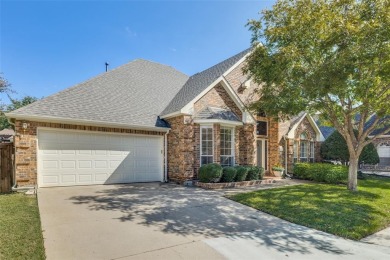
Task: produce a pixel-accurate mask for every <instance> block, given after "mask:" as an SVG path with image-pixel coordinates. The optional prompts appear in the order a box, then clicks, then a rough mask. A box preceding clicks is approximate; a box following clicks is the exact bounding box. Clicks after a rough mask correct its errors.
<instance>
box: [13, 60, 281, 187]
mask: <svg viewBox="0 0 390 260" xmlns="http://www.w3.org/2000/svg"><path fill="white" fill-rule="evenodd" d="M241 69H242V64H241V65H240V66H238V67H236V68H235V69H233V70H232V71H231V72H230V73H228V75H226V80H227V81H228V83H229V85H230V86H232V88H233V89H234V91H236V92H237V94H238V96H239V98H240V99H241V101H243V102H244V104H248V103H249V102H250V101H252V100H253V98H254V97H255V95H254V94H253V93H254V89H255V87H258V86H257V85H255V84H253V83H251V84H250V87H249V88H243V87H242V83H243V82H245V80H246V76H244V75H243V74H242V71H241ZM207 106H212V107H219V108H224V109H230V110H231V111H233V112H234V113H235V114H236V115H237V116H238V117H239V118H240V119H241V120H242V117H243V115H242V112H241V110H240V108H239V107H238V106H237V105H236V103H235V102H234V101H233V100H232V99H231V97H230V96H229V94H228V93H227V92H226V90H225V88H224V87H223V86H222V85H221V84H218V85H217V86H215V87H214V88H212V89H211V90H210V91H209V92H208V93H206V94H205V95H204V96H203V97H201V98H200V99H199V100H198V101H197V102H195V103H194V108H193V111H194V115H196V114H197V113H198V112H200V111H201V110H202V109H204V108H205V107H207ZM257 119H259V118H257ZM261 119H262V120H265V121H267V123H268V132H267V136H257V134H256V125H255V124H243V125H241V126H235V127H234V153H235V164H240V165H257V163H258V162H257V140H258V139H259V138H261V139H266V140H267V144H268V146H267V153H268V154H267V168H268V169H270V168H271V167H272V166H274V165H275V164H277V163H278V162H280V149H279V145H280V144H279V140H280V137H279V134H278V132H279V122H278V121H277V120H275V119H270V118H261ZM166 121H167V122H168V123H169V124H170V127H171V130H170V131H169V133H168V135H167V141H168V144H167V148H168V150H167V154H166V156H167V161H168V165H167V168H168V178H169V180H172V181H175V182H179V183H182V182H184V181H186V180H190V179H196V178H197V177H198V171H199V167H200V161H201V160H200V140H201V136H200V134H201V133H200V129H201V128H200V125H199V124H196V123H194V121H193V117H192V116H190V115H186V116H184V115H181V116H177V117H173V118H169V119H166ZM23 122H25V121H23ZM23 122H22V121H16V125H15V126H16V133H17V136H16V137H15V146H16V158H17V161H16V177H17V181H18V183H19V185H36V184H37V154H36V152H37V127H50V128H58V129H70V130H83V131H98V132H114V133H128V134H146V135H163V134H164V133H163V132H155V131H141V130H129V129H118V128H107V127H93V126H79V125H70V124H57V123H44V122H26V123H28V124H29V127H28V128H27V130H23V128H22V123H23ZM220 129H221V125H220V124H216V123H214V124H213V135H214V136H213V137H214V157H213V158H214V162H216V163H219V162H220ZM266 174H267V175H269V174H270V173H269V172H267V173H266Z"/></svg>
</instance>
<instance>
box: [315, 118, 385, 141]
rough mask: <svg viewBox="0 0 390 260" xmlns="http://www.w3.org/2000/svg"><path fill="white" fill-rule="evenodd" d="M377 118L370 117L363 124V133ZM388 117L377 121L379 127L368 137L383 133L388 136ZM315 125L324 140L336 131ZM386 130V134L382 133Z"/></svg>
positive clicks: (319, 123) (319, 122) (318, 123)
mask: <svg viewBox="0 0 390 260" xmlns="http://www.w3.org/2000/svg"><path fill="white" fill-rule="evenodd" d="M376 118H377V116H376V115H372V116H371V117H370V119H368V120H367V122H366V123H365V124H364V131H365V130H367V128H369V127H370V126H371V125H372V124H373V123H374V121H375V120H376ZM389 119H390V116H385V117H383V118H382V119H380V120H379V126H377V128H375V129H374V130H373V131H372V132H371V133H370V135H369V136H370V137H372V136H375V135H378V134H380V133H383V135H389V134H390V122H389ZM355 120H356V121H359V120H360V115H359V114H357V115H355ZM316 124H317V125H318V127H319V129H320V130H321V132H322V134H323V135H324V137H325V139H327V138H328V137H329V136H330V135H331V134H333V132H334V131H336V128H334V127H332V126H324V125H321V121H317V122H316ZM386 129H387V132H384V131H385V130H386Z"/></svg>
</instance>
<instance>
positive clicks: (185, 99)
mask: <svg viewBox="0 0 390 260" xmlns="http://www.w3.org/2000/svg"><path fill="white" fill-rule="evenodd" d="M250 51H251V48H248V49H246V50H244V51H242V52H240V53H238V54H236V55H234V56H233V57H230V58H229V59H226V60H224V61H222V62H220V63H218V64H216V65H214V66H212V67H211V68H209V69H206V70H204V71H202V72H199V73H197V74H195V75H192V76H191V77H190V78H189V79H188V81H187V82H186V83H185V85H184V86H183V88H182V89H180V91H179V92H178V93H177V94H176V96H175V97H174V98H173V99H172V101H171V102H170V103H169V105H168V106H167V107H166V108H165V109H164V111H162V113H161V116H165V115H168V114H171V113H174V112H177V111H179V110H180V109H182V108H183V107H184V106H185V105H187V104H188V103H189V102H191V101H192V100H193V99H194V98H195V97H196V96H197V95H199V94H200V93H201V92H202V91H203V90H205V89H206V88H207V87H208V86H209V85H210V84H211V83H213V82H214V81H215V80H216V79H217V78H219V77H220V76H222V75H223V74H224V73H225V72H226V71H227V70H228V69H230V68H231V67H232V66H233V65H234V64H236V63H237V62H238V61H239V60H240V59H241V58H243V57H244V56H245V55H246V54H248V53H249V52H250Z"/></svg>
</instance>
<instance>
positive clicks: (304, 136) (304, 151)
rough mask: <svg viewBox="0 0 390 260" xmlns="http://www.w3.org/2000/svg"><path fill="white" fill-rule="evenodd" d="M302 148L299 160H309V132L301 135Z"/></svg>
mask: <svg viewBox="0 0 390 260" xmlns="http://www.w3.org/2000/svg"><path fill="white" fill-rule="evenodd" d="M300 139H301V140H300V145H299V147H300V149H299V157H300V158H299V161H300V162H307V161H308V157H309V156H308V153H309V141H308V140H307V134H306V133H302V134H301V136H300Z"/></svg>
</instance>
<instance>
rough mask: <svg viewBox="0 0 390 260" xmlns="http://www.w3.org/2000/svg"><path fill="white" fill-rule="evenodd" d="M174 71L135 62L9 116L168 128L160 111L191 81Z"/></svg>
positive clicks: (159, 65) (145, 62) (142, 61)
mask: <svg viewBox="0 0 390 260" xmlns="http://www.w3.org/2000/svg"><path fill="white" fill-rule="evenodd" d="M188 78H189V77H188V76H187V75H185V74H183V73H181V72H179V71H177V70H175V69H173V68H172V67H169V66H166V65H162V64H158V63H155V62H150V61H146V60H141V59H139V60H135V61H132V62H130V63H127V64H125V65H123V66H120V67H118V68H116V69H114V70H111V71H109V72H106V73H103V74H101V75H99V76H97V77H95V78H92V79H90V80H87V81H85V82H83V83H80V84H78V85H76V86H74V87H71V88H68V89H65V90H63V91H61V92H58V93H56V94H54V95H51V96H49V97H47V98H44V99H42V100H39V101H37V102H34V103H32V104H30V105H28V106H25V107H22V108H20V109H18V110H15V111H12V112H10V113H8V114H7V116H8V117H11V118H21V119H27V120H28V119H30V118H31V119H34V118H35V119H40V120H48V121H54V120H57V121H60V122H71V121H72V120H77V122H79V123H80V124H82V123H83V122H85V123H86V124H88V123H93V122H95V123H102V124H108V125H109V124H114V125H115V124H117V125H123V126H129V127H130V126H139V127H145V128H155V127H168V125H167V124H166V122H165V121H163V120H161V119H159V117H158V116H159V114H160V113H161V111H162V110H163V109H164V108H165V107H166V106H167V105H168V104H169V102H170V101H171V100H172V97H173V96H175V95H176V93H177V92H178V91H179V90H180V89H181V87H182V86H183V85H184V84H185V82H186V81H187V80H188Z"/></svg>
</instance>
